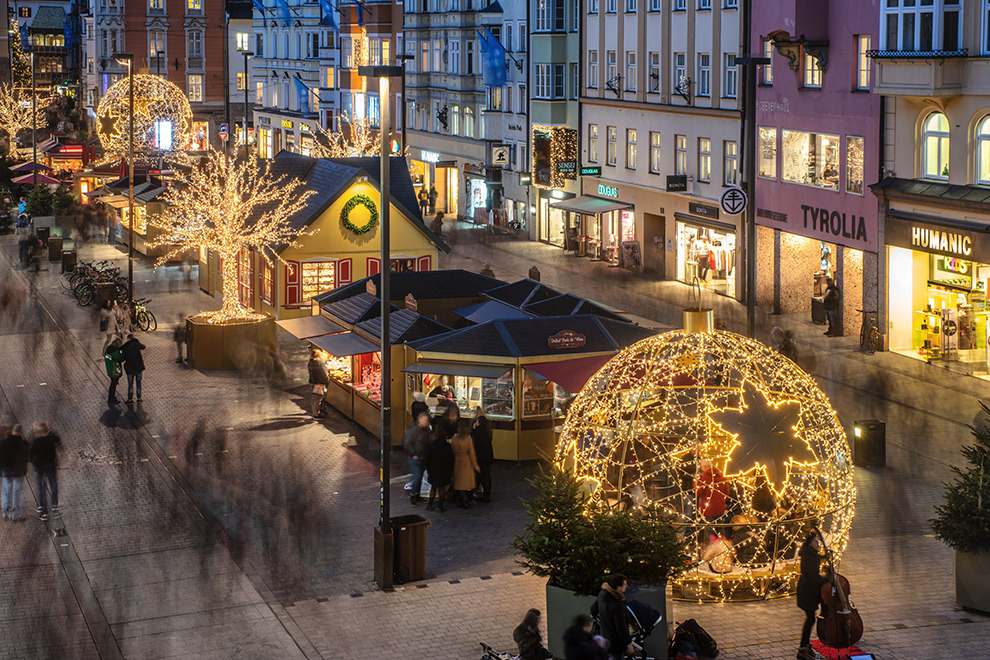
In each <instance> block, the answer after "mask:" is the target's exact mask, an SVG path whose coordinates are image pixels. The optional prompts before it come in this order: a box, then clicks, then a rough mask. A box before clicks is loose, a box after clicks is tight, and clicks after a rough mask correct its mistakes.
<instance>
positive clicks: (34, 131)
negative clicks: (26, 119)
mask: <svg viewBox="0 0 990 660" xmlns="http://www.w3.org/2000/svg"><path fill="white" fill-rule="evenodd" d="M34 72H35V69H34V47H33V46H32V47H31V163H32V165H31V169H32V170H33V171H34V185H38V83H37V80H36V79H35V74H34Z"/></svg>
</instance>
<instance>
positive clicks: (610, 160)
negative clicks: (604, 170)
mask: <svg viewBox="0 0 990 660" xmlns="http://www.w3.org/2000/svg"><path fill="white" fill-rule="evenodd" d="M615 140H616V130H615V126H606V127H605V164H606V165H611V166H612V167H615Z"/></svg>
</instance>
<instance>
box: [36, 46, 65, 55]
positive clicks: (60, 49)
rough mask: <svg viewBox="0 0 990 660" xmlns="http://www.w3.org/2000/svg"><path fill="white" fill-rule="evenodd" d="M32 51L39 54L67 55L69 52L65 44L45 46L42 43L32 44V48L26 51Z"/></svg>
mask: <svg viewBox="0 0 990 660" xmlns="http://www.w3.org/2000/svg"><path fill="white" fill-rule="evenodd" d="M32 51H33V52H35V53H37V54H38V55H65V53H66V52H67V51H66V48H65V46H43V45H41V44H37V45H35V44H32V45H31V48H30V49H27V50H26V52H32Z"/></svg>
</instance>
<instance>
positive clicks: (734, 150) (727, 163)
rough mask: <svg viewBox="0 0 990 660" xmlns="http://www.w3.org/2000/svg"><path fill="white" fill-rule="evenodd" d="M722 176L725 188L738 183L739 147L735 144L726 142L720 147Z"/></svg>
mask: <svg viewBox="0 0 990 660" xmlns="http://www.w3.org/2000/svg"><path fill="white" fill-rule="evenodd" d="M722 174H723V177H722V178H723V180H724V183H725V185H727V186H734V185H736V184H737V183H738V182H739V145H738V144H736V143H735V142H729V141H726V142H725V143H724V144H723V145H722Z"/></svg>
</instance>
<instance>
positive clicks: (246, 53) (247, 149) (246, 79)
mask: <svg viewBox="0 0 990 660" xmlns="http://www.w3.org/2000/svg"><path fill="white" fill-rule="evenodd" d="M243 55H244V129H243V131H242V133H241V135H242V136H243V137H244V157H245V158H248V157H249V156H250V155H251V145H250V143H249V142H248V94H249V93H250V91H249V90H248V87H250V85H249V84H248V83H249V82H250V80H251V76H249V75H248V58H249V57H254V53H252V52H250V51H247V50H246V51H244V53H243Z"/></svg>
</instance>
